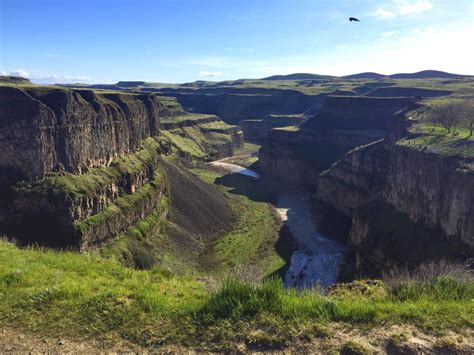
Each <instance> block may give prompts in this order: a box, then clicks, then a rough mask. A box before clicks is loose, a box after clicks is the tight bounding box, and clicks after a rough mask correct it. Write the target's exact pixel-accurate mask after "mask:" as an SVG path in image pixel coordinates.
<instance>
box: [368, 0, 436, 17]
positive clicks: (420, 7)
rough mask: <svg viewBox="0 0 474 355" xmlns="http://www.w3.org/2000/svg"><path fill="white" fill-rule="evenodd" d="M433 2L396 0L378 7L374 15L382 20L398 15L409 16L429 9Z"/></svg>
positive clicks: (426, 0) (425, 0)
mask: <svg viewBox="0 0 474 355" xmlns="http://www.w3.org/2000/svg"><path fill="white" fill-rule="evenodd" d="M432 8H433V4H432V3H431V2H430V1H428V0H416V1H400V0H395V1H392V2H390V3H388V4H387V5H386V6H384V7H381V8H378V9H376V10H375V11H374V12H372V16H373V17H375V18H378V19H381V20H385V19H389V18H393V17H396V16H407V15H413V14H418V13H422V12H425V11H429V10H431V9H432Z"/></svg>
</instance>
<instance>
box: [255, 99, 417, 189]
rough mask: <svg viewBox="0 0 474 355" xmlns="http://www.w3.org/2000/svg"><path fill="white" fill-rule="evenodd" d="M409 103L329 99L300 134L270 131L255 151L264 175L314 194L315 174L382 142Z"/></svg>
mask: <svg viewBox="0 0 474 355" xmlns="http://www.w3.org/2000/svg"><path fill="white" fill-rule="evenodd" d="M414 106H415V102H414V100H413V99H409V98H403V99H397V100H393V99H378V98H377V99H376V98H363V97H353V96H352V97H349V96H328V97H327V100H326V102H325V104H324V106H323V108H322V109H321V112H320V113H319V114H317V115H316V116H314V117H312V118H311V119H309V120H307V121H306V122H305V123H303V124H302V125H301V127H300V128H291V127H288V128H280V129H273V130H272V131H271V132H270V133H269V136H268V139H267V141H266V142H265V143H264V144H263V146H262V148H261V150H260V153H259V155H260V163H259V164H260V168H261V169H262V171H263V172H264V173H267V174H269V175H271V176H276V177H279V178H282V179H284V180H287V181H291V182H295V183H301V184H304V185H307V186H309V187H311V188H316V187H317V183H318V180H319V174H320V173H321V172H323V171H325V170H327V169H329V167H330V166H331V165H332V164H333V163H335V162H337V161H338V160H339V159H341V158H342V157H343V156H344V154H345V153H347V152H348V151H350V150H352V149H354V148H355V147H357V146H360V145H365V144H369V143H371V142H374V141H376V140H380V139H382V138H383V137H384V136H385V135H386V131H387V130H388V129H389V127H391V126H393V125H394V121H396V120H395V118H396V117H397V116H398V115H402V114H403V112H405V111H406V110H408V109H410V108H411V107H414Z"/></svg>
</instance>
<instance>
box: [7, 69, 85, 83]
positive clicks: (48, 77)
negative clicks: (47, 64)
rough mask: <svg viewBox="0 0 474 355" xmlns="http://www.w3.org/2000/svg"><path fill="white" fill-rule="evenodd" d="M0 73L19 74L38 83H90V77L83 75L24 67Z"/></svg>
mask: <svg viewBox="0 0 474 355" xmlns="http://www.w3.org/2000/svg"><path fill="white" fill-rule="evenodd" d="M0 75H10V76H19V77H22V78H27V79H30V80H31V81H33V82H35V83H38V84H55V83H57V84H64V83H90V82H91V81H92V79H91V78H90V77H88V76H85V75H62V74H54V73H48V72H43V71H31V72H29V71H26V70H24V69H15V70H0Z"/></svg>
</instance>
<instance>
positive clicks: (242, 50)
mask: <svg viewBox="0 0 474 355" xmlns="http://www.w3.org/2000/svg"><path fill="white" fill-rule="evenodd" d="M239 50H240V51H241V52H246V53H252V52H255V49H253V48H240V49H239Z"/></svg>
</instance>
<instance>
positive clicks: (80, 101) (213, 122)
mask: <svg viewBox="0 0 474 355" xmlns="http://www.w3.org/2000/svg"><path fill="white" fill-rule="evenodd" d="M242 144H243V133H242V130H241V129H240V127H238V126H232V125H228V124H226V123H224V122H222V121H221V120H220V118H218V117H217V116H214V115H200V114H190V113H188V112H186V111H185V110H183V108H182V107H181V105H180V104H179V103H178V102H177V101H176V99H174V98H169V97H164V96H157V95H155V94H153V93H139V94H133V93H118V92H100V91H93V90H89V89H88V90H79V89H64V88H58V87H41V86H36V85H31V84H28V83H27V84H25V85H21V86H11V85H5V86H0V152H1V154H0V178H1V183H0V192H1V195H0V231H1V232H3V233H5V234H8V235H10V236H12V237H14V238H16V239H18V240H19V241H20V242H25V243H31V242H34V243H39V244H45V245H51V246H56V247H67V248H80V249H87V248H90V247H93V246H95V245H98V244H103V243H105V242H107V241H110V240H112V239H116V238H120V236H126V235H134V236H135V237H137V236H138V237H139V238H141V239H142V240H144V238H145V239H146V238H147V237H150V236H152V235H154V236H158V235H160V230H162V229H163V228H168V229H169V230H172V231H173V233H175V234H178V235H179V236H180V237H181V239H185V240H188V241H189V243H188V246H189V247H190V245H191V244H192V243H197V241H198V240H199V239H200V238H205V237H206V236H210V235H212V233H213V232H215V230H217V229H219V228H223V227H224V226H225V225H226V223H228V222H229V221H230V220H231V219H232V216H231V212H230V210H229V207H228V206H227V205H226V204H225V202H224V201H223V198H222V196H221V195H220V192H218V191H217V190H215V189H214V190H213V189H212V188H211V187H209V186H208V185H206V184H204V183H202V182H201V181H200V180H199V179H197V178H196V177H195V176H193V175H191V174H189V173H188V172H187V170H186V169H184V168H182V167H180V164H179V160H180V159H182V158H185V159H187V160H203V161H205V160H210V159H217V158H221V157H226V156H230V155H232V154H233V150H234V148H236V147H240V146H242ZM173 191H174V192H175V196H177V197H175V198H171V194H172V192H173ZM183 191H184V192H183ZM182 193H185V194H187V196H188V197H189V196H194V200H195V201H196V202H195V203H194V204H193V206H187V208H186V209H185V210H183V209H181V210H180V211H181V212H182V211H184V212H183V213H184V215H183V213H181V212H180V213H181V214H176V215H175V217H170V216H169V214H170V210H173V208H174V207H173V204H175V203H179V201H180V198H179V196H180V194H182ZM213 211H218V212H213ZM186 214H187V215H186ZM200 214H201V215H202V217H203V218H202V220H203V221H204V220H206V221H211V222H209V225H208V226H202V228H201V229H199V230H197V228H198V226H197V225H198V224H199V223H194V225H193V224H192V223H191V224H189V223H188V224H187V226H186V227H183V226H182V225H180V224H179V221H178V220H179V219H180V220H182V221H185V220H187V218H188V217H189V218H191V217H193V218H194V219H196V216H197V215H200ZM170 218H171V219H173V218H176V220H175V221H174V222H176V223H174V224H173V223H168V220H169V219H170ZM198 219H199V218H198ZM172 222H173V221H172ZM206 223H207V222H206ZM139 238H138V239H139ZM135 239H137V238H135ZM184 244H186V243H184ZM190 248H191V247H190ZM181 249H183V252H185V251H184V249H186V250H188V249H187V248H186V247H184V248H183V247H182V248H181ZM193 249H194V250H196V249H198V248H191V249H189V250H193ZM189 250H188V251H189Z"/></svg>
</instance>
